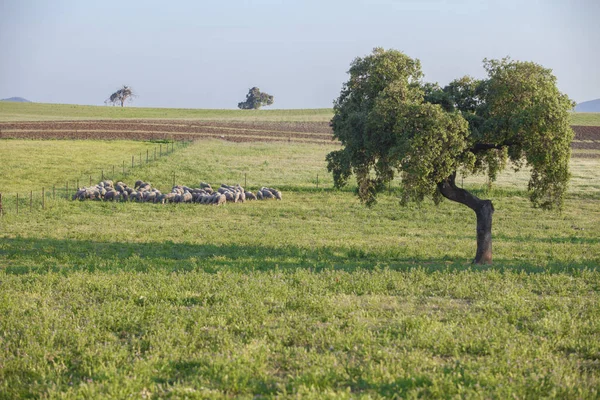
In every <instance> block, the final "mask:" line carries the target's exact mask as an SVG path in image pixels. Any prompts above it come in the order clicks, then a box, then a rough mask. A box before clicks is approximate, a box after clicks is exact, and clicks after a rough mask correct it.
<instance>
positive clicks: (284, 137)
mask: <svg viewBox="0 0 600 400" xmlns="http://www.w3.org/2000/svg"><path fill="white" fill-rule="evenodd" d="M0 138H11V139H12V138H14V139H101V140H111V139H134V140H163V139H167V140H196V139H202V138H220V139H224V140H229V141H234V142H248V141H289V142H292V141H293V142H308V143H331V141H332V140H333V136H332V132H331V128H330V127H329V124H328V123H327V122H253V121H249V122H223V121H166V120H152V121H151V120H133V121H132V120H114V121H64V122H63V121H61V122H57V121H52V122H5V123H0Z"/></svg>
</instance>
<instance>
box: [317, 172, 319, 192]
mask: <svg viewBox="0 0 600 400" xmlns="http://www.w3.org/2000/svg"><path fill="white" fill-rule="evenodd" d="M318 188H319V174H317V189H318Z"/></svg>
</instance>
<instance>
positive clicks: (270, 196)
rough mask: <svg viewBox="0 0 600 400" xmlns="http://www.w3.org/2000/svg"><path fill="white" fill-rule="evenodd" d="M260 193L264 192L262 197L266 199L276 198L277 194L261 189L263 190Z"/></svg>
mask: <svg viewBox="0 0 600 400" xmlns="http://www.w3.org/2000/svg"><path fill="white" fill-rule="evenodd" d="M259 193H262V197H263V198H264V199H274V198H275V196H273V193H271V192H270V191H268V190H261V191H259Z"/></svg>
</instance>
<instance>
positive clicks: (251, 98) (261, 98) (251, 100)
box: [238, 86, 273, 110]
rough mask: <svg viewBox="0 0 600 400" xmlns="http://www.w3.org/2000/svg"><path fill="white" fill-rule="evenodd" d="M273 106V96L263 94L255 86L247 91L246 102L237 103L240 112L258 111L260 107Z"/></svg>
mask: <svg viewBox="0 0 600 400" xmlns="http://www.w3.org/2000/svg"><path fill="white" fill-rule="evenodd" d="M271 104H273V96H271V95H270V94H268V93H263V92H261V91H260V89H259V88H257V87H256V86H255V87H253V88H251V89H250V90H248V94H247V95H246V101H242V102H240V103H238V108H240V109H242V110H258V109H259V108H260V107H262V106H270V105H271Z"/></svg>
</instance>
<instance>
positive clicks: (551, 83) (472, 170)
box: [327, 48, 574, 264]
mask: <svg viewBox="0 0 600 400" xmlns="http://www.w3.org/2000/svg"><path fill="white" fill-rule="evenodd" d="M484 67H485V70H486V71H487V75H488V77H487V79H483V80H475V79H472V78H470V77H464V78H460V79H457V80H455V81H453V82H452V83H450V84H449V85H448V86H446V87H444V88H441V87H439V86H438V85H437V84H430V83H423V82H422V76H423V75H422V73H421V65H420V62H419V60H416V59H411V58H410V57H408V56H406V55H405V54H403V53H401V52H399V51H396V50H387V51H386V50H384V49H381V48H376V49H374V50H373V53H372V54H370V55H368V56H366V57H364V58H356V59H355V60H354V61H353V62H352V64H351V66H350V70H349V74H350V79H349V80H348V81H347V82H346V83H345V84H344V85H343V88H342V91H341V93H340V96H339V98H338V99H337V100H336V101H335V104H334V117H333V119H332V121H331V126H332V128H333V132H334V136H335V137H336V138H337V139H339V140H340V142H341V143H342V146H343V147H342V149H341V150H337V151H333V152H331V153H329V154H328V155H327V162H328V166H327V167H328V169H329V171H330V172H332V173H333V177H334V182H335V185H336V187H342V186H344V185H345V184H347V182H348V179H349V178H350V177H351V176H352V175H353V174H354V175H355V176H356V180H357V183H358V192H357V193H358V196H359V197H360V199H361V200H362V201H364V202H365V203H366V204H367V205H371V204H373V203H374V202H375V200H376V195H377V193H378V192H380V191H381V190H383V189H384V188H385V186H386V183H387V182H389V181H390V180H392V179H393V178H394V176H395V175H396V174H400V176H401V178H402V195H401V203H403V204H406V203H407V202H409V201H416V202H420V201H422V200H423V199H424V198H425V197H432V198H433V200H434V201H435V202H436V204H437V203H439V202H440V201H441V200H442V199H443V198H447V199H449V200H452V201H456V202H458V203H461V204H464V205H466V206H467V207H469V208H471V209H472V210H473V211H474V212H475V214H476V217H477V252H476V255H475V260H474V262H475V263H478V264H484V263H485V264H489V263H491V262H492V214H493V212H494V207H493V205H492V202H491V201H490V200H482V199H479V198H478V197H477V196H475V195H474V194H473V193H470V192H469V191H467V190H465V189H462V188H460V187H458V186H457V185H456V176H457V174H478V173H480V174H487V176H488V177H489V179H490V181H494V180H495V179H496V176H497V175H498V173H499V172H500V171H501V170H502V169H504V168H505V167H506V166H507V164H508V163H507V161H509V160H510V161H511V164H512V166H513V167H514V168H515V169H519V168H522V167H528V168H529V169H530V170H531V179H530V181H529V186H528V190H529V192H530V199H531V201H532V203H533V205H534V206H535V207H541V208H544V209H552V208H561V207H562V205H563V199H564V195H565V191H566V188H567V182H568V180H569V176H570V175H569V159H570V155H571V153H570V143H571V140H572V139H573V132H572V130H571V129H570V127H569V110H571V109H572V107H573V106H574V103H573V102H572V101H571V100H570V99H569V98H568V97H567V96H566V95H564V94H562V93H561V92H560V91H559V90H558V89H557V87H556V78H555V77H554V76H553V75H552V72H551V70H549V69H546V68H543V67H542V66H540V65H538V64H535V63H532V62H520V61H512V60H510V59H502V60H484Z"/></svg>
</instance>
